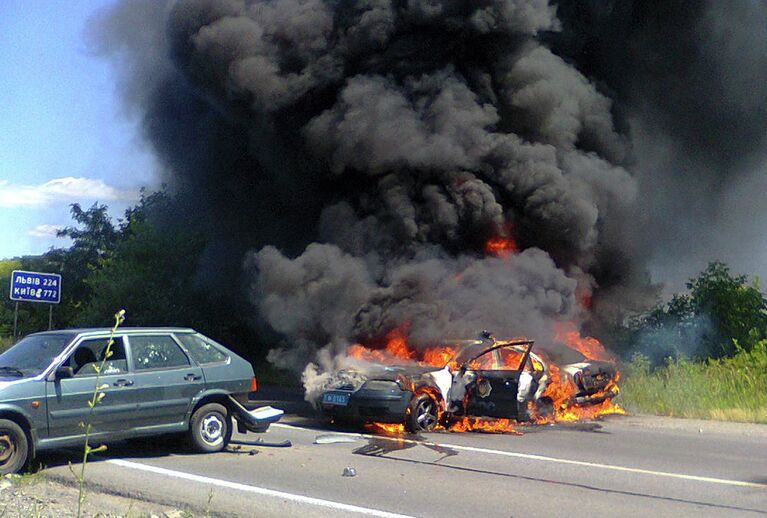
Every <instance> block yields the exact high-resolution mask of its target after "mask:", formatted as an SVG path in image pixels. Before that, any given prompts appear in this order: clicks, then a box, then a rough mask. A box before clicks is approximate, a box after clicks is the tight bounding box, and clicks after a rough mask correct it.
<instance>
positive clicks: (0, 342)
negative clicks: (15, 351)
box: [0, 336, 13, 353]
mask: <svg viewBox="0 0 767 518" xmlns="http://www.w3.org/2000/svg"><path fill="white" fill-rule="evenodd" d="M11 343H13V340H12V339H11V337H10V336H0V353H2V352H3V351H5V350H6V349H8V348H9V347H10V346H11Z"/></svg>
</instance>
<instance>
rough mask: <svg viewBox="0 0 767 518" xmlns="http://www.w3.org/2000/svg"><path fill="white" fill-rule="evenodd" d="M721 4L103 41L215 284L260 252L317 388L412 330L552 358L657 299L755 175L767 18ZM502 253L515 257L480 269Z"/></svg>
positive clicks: (129, 12)
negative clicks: (359, 345)
mask: <svg viewBox="0 0 767 518" xmlns="http://www.w3.org/2000/svg"><path fill="white" fill-rule="evenodd" d="M728 5H730V4H728ZM733 5H734V4H733ZM722 9H724V8H723V7H721V6H720V5H719V4H716V5H715V4H713V3H712V4H707V3H705V2H692V3H685V5H684V8H683V7H681V6H679V5H677V4H674V3H669V2H636V3H632V2H625V1H621V2H618V1H614V2H613V1H602V0H599V1H597V0H562V1H560V2H554V3H552V2H548V1H546V0H530V1H522V0H481V1H472V2H468V1H459V0H452V1H451V0H443V1H440V0H429V1H421V0H409V1H402V2H392V1H384V0H366V1H358V2H347V1H329V0H325V1H323V0H270V1H266V0H264V1H249V2H245V1H236V0H229V1H226V0H186V1H179V2H175V3H172V4H169V5H165V4H161V3H159V2H153V1H126V2H122V3H120V4H118V5H117V6H115V7H113V8H111V9H109V10H108V11H106V12H105V13H104V15H103V16H102V18H101V19H100V20H99V24H98V27H99V28H98V29H97V30H96V31H95V34H96V35H97V36H96V37H97V39H98V40H99V41H100V47H101V48H102V49H103V50H104V51H105V52H107V53H110V54H111V55H113V56H115V59H116V61H117V63H118V65H119V66H120V67H121V70H122V71H123V76H122V78H123V84H122V88H123V90H124V92H125V99H126V103H127V106H128V107H129V108H130V109H131V111H132V112H134V113H139V114H140V115H141V117H142V120H143V122H144V129H145V134H146V136H147V139H148V140H149V141H150V142H151V144H152V145H153V146H154V148H155V149H156V151H157V153H158V154H159V156H160V157H161V159H162V160H163V161H164V164H165V166H166V169H167V171H166V175H167V178H168V179H169V180H170V181H171V182H172V183H173V184H174V185H175V186H176V187H177V188H178V189H179V190H180V191H181V192H183V193H184V196H186V197H187V198H188V200H189V205H190V207H193V212H195V213H196V214H197V217H198V221H201V222H203V224H204V225H206V227H207V230H208V233H209V235H210V236H211V249H212V250H216V251H219V252H218V253H212V256H215V257H216V258H217V262H213V261H211V270H222V269H223V270H225V268H222V267H221V266H220V264H221V263H224V264H229V265H230V266H231V265H234V267H235V268H237V269H239V268H240V265H241V261H242V259H243V257H244V256H245V255H246V253H245V252H246V250H250V252H249V253H248V254H247V259H246V267H245V273H244V275H245V278H246V279H247V283H248V284H249V285H250V286H252V293H250V296H251V298H252V302H253V304H255V306H256V308H257V310H258V319H259V322H260V323H261V324H262V325H264V326H265V328H267V329H269V330H271V331H272V332H275V333H277V334H278V335H279V336H281V337H282V339H283V340H284V345H283V346H282V347H279V348H276V349H274V350H273V351H272V353H270V358H271V359H272V360H273V361H275V362H278V363H280V364H283V365H284V364H289V365H294V366H297V367H299V368H300V367H303V366H304V364H305V363H306V362H307V361H308V360H311V359H314V360H316V361H318V362H319V364H320V368H319V370H318V368H317V367H315V368H314V370H311V373H313V374H312V375H316V376H321V372H320V371H321V369H322V368H324V369H328V368H331V367H332V366H333V364H334V362H335V361H337V358H336V354H337V353H340V352H342V351H343V350H344V349H345V347H346V346H347V345H348V344H350V343H353V342H355V341H358V340H365V341H375V340H377V339H380V338H381V336H382V335H383V334H385V333H386V332H387V331H389V330H390V329H391V328H392V327H394V326H397V325H401V324H403V323H405V322H409V323H410V327H409V330H410V331H409V332H410V335H411V339H412V340H413V341H414V342H415V343H418V344H427V343H432V342H435V341H439V340H442V339H445V338H455V337H466V336H474V335H475V334H476V333H477V331H479V330H480V329H483V328H489V329H492V330H494V331H495V332H496V333H498V334H504V335H522V334H525V335H529V336H532V337H535V338H538V339H539V340H540V341H541V342H542V343H543V345H544V346H548V347H549V348H552V347H553V346H552V344H551V341H552V340H551V332H552V324H553V322H555V321H560V320H574V321H576V322H578V323H581V324H583V325H585V326H588V327H590V329H591V330H592V331H594V332H599V330H600V329H603V327H602V326H603V325H604V324H605V323H606V322H615V321H620V319H622V318H623V316H625V315H626V314H627V313H630V312H632V311H636V310H638V309H642V308H644V307H646V306H647V305H648V304H649V303H652V302H653V301H654V296H655V289H654V287H653V286H652V285H651V284H650V282H649V280H648V276H647V274H646V271H645V268H644V266H643V261H644V260H646V256H647V255H649V254H655V255H654V257H655V258H657V257H660V256H664V254H663V253H661V250H664V251H665V252H664V253H665V257H675V256H674V253H673V250H672V252H671V253H669V252H668V250H669V243H671V242H673V241H674V239H675V238H676V239H679V240H680V241H681V242H683V243H687V244H689V242H690V240H689V239H687V238H679V233H680V232H684V233H685V234H686V235H689V236H694V235H695V234H696V232H697V233H700V229H701V226H700V221H701V219H700V218H699V217H698V216H700V215H701V214H704V213H707V211H708V210H709V209H710V208H711V205H712V204H713V203H716V201H717V198H718V196H717V194H716V189H717V187H719V186H721V185H722V184H724V183H726V182H727V181H729V179H730V178H749V171H750V170H752V169H753V165H754V164H755V163H757V162H758V160H757V159H758V158H760V157H761V154H760V151H759V150H760V149H761V148H760V144H761V143H762V140H763V137H764V129H765V128H764V125H765V124H767V123H765V121H767V118H766V117H764V115H765V114H764V113H763V112H764V111H765V108H764V106H762V104H760V103H759V102H758V101H754V100H748V101H746V97H747V96H748V92H749V89H750V88H751V87H752V86H753V85H754V84H756V81H757V80H758V79H761V78H762V75H761V74H762V73H763V71H764V70H765V67H763V66H762V63H763V62H764V60H765V58H764V56H765V55H767V54H765V53H763V52H762V53H760V52H761V51H760V50H759V49H761V48H762V47H763V46H764V45H765V43H764V42H765V41H767V39H765V38H761V39H759V38H757V37H756V35H758V34H760V31H762V32H763V31H765V30H767V29H764V27H767V24H762V25H759V23H761V22H760V21H759V20H763V19H762V18H759V16H761V15H762V14H763V13H761V10H762V8H761V7H759V6H757V4H746V3H745V2H744V3H738V4H737V7H736V8H734V10H733V11H732V12H729V14H727V15H726V16H725V15H724V14H722V13H721V11H722ZM755 10H760V12H759V13H755V12H753V11H755ZM746 18H749V19H748V20H746ZM743 21H745V22H747V23H746V24H745V25H744V27H745V28H743V29H740V28H738V26H737V23H740V22H743ZM701 35H703V36H704V37H703V38H702V39H701ZM749 44H753V45H754V48H753V49H752V48H750V47H749ZM744 49H745V50H744ZM753 63H756V64H757V65H758V66H751V67H750V68H749V67H747V66H746V65H748V64H753ZM746 68H747V69H748V70H747V71H746V72H744V73H745V76H743V75H740V76H738V75H737V74H736V71H737V70H740V69H746ZM765 84H767V81H762V82H761V83H759V88H760V89H763V88H764V85H765ZM725 92H726V94H725ZM725 98H726V100H724V101H722V99H725ZM720 101H721V102H720ZM755 161H756V162H755ZM693 178H694V179H695V180H696V181H694V182H691V181H690V180H691V179H693ZM637 180H639V182H637ZM683 188H684V189H685V190H683ZM712 192H714V194H711V193H712ZM637 201H639V203H637ZM714 219H715V218H714ZM703 220H704V222H705V220H706V218H703ZM645 229H651V232H652V234H653V235H652V237H653V239H650V238H649V236H650V232H648V231H647V230H645ZM494 236H506V237H513V238H514V240H515V241H516V242H517V243H518V245H519V247H520V249H521V250H522V251H521V252H520V253H518V254H516V255H511V256H509V257H507V258H496V257H488V256H487V254H486V253H485V252H484V250H483V246H484V243H485V242H486V240H487V239H488V238H490V237H494ZM664 247H666V248H664ZM578 291H586V292H589V291H593V297H592V301H593V306H592V307H591V310H590V311H589V310H588V308H584V307H582V305H580V304H579V303H578V301H577V299H578V297H576V292H578Z"/></svg>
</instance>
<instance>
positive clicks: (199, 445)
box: [189, 403, 232, 453]
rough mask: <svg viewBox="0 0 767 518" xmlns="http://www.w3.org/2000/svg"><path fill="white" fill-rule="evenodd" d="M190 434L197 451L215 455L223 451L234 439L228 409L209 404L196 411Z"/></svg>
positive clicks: (193, 446)
mask: <svg viewBox="0 0 767 518" xmlns="http://www.w3.org/2000/svg"><path fill="white" fill-rule="evenodd" d="M189 434H190V437H189V438H190V440H191V443H192V448H194V450H195V451H198V452H201V453H215V452H217V451H221V450H223V449H224V448H225V447H226V445H227V444H229V439H231V438H232V426H231V421H230V419H229V412H227V410H226V407H225V406H224V405H220V404H218V403H208V404H206V405H202V406H201V407H200V408H198V409H197V410H195V411H194V414H192V419H191V424H190V429H189Z"/></svg>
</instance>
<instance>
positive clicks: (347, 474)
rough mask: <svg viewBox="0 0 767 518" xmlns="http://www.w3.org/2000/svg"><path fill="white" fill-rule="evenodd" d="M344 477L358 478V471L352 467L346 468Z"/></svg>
mask: <svg viewBox="0 0 767 518" xmlns="http://www.w3.org/2000/svg"><path fill="white" fill-rule="evenodd" d="M342 476H344V477H356V476H357V470H356V469H354V468H352V467H351V466H347V467H345V468H344V472H343V475H342Z"/></svg>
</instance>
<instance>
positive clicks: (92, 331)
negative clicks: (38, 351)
mask: <svg viewBox="0 0 767 518" xmlns="http://www.w3.org/2000/svg"><path fill="white" fill-rule="evenodd" d="M111 332H112V328H111V327H92V328H79V329H52V330H50V331H41V332H39V333H32V335H62V334H67V335H102V334H108V333H111ZM148 332H149V333H157V332H160V333H196V332H197V331H195V330H194V329H192V328H191V327H120V328H118V329H117V334H128V335H130V334H143V333H148ZM30 336H31V335H30Z"/></svg>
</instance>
